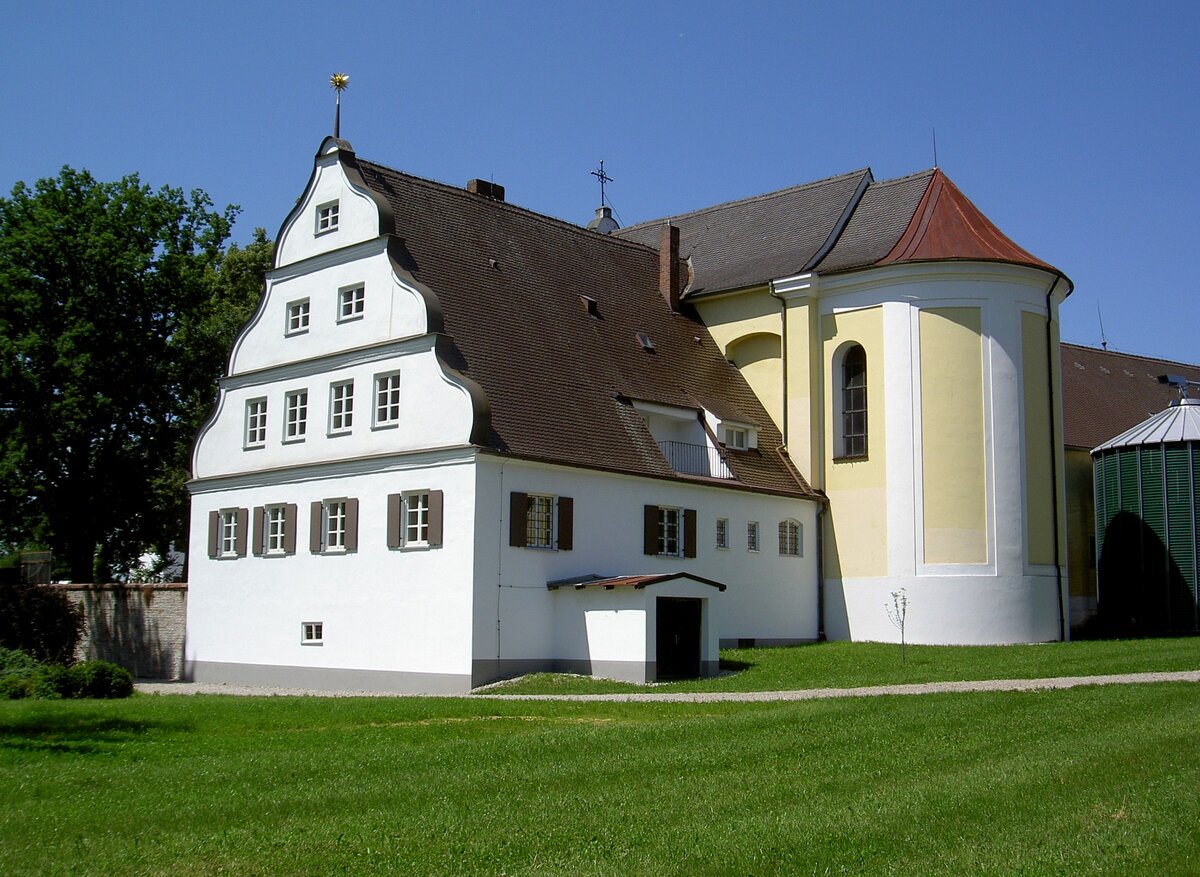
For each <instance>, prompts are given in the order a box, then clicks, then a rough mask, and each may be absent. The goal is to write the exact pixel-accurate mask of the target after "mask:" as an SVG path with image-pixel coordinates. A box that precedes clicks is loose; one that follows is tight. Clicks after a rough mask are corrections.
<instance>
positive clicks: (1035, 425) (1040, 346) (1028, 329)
mask: <svg viewBox="0 0 1200 877" xmlns="http://www.w3.org/2000/svg"><path fill="white" fill-rule="evenodd" d="M1021 366H1022V370H1023V374H1024V406H1025V410H1024V417H1025V527H1026V536H1027V540H1028V545H1029V562H1030V563H1054V517H1053V515H1054V512H1053V501H1052V493H1051V479H1052V477H1053V471H1052V467H1051V459H1050V397H1049V387H1048V386H1047V374H1048V369H1049V363H1048V362H1047V360H1046V321H1045V318H1044V317H1042V316H1041V315H1040V314H1035V313H1031V312H1029V311H1025V312H1023V313H1022V314H1021Z"/></svg>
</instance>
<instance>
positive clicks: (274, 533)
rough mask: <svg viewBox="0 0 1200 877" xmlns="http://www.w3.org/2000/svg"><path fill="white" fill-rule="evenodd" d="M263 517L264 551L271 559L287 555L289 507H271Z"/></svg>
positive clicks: (267, 508) (268, 507)
mask: <svg viewBox="0 0 1200 877" xmlns="http://www.w3.org/2000/svg"><path fill="white" fill-rule="evenodd" d="M263 517H264V518H265V520H264V521H263V529H264V531H265V532H264V534H263V547H262V551H263V553H264V554H266V555H267V556H269V557H276V556H278V555H281V554H286V553H287V506H285V505H269V506H267V507H266V509H265V511H264V515H263Z"/></svg>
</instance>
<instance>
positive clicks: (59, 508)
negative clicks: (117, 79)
mask: <svg viewBox="0 0 1200 877" xmlns="http://www.w3.org/2000/svg"><path fill="white" fill-rule="evenodd" d="M236 214H237V208H236V207H233V206H227V207H225V208H224V209H223V210H216V209H214V207H213V204H212V201H211V199H210V198H209V197H208V196H207V195H206V194H205V193H204V192H202V191H200V190H194V191H192V192H191V193H190V195H185V194H184V193H183V192H182V191H181V190H180V189H175V188H171V187H163V188H161V189H158V190H157V191H155V190H152V189H151V188H150V187H149V186H148V185H146V184H144V183H142V182H141V181H140V180H139V178H138V177H137V175H131V176H128V177H125V178H124V179H122V180H119V181H117V182H113V183H105V182H99V181H97V180H96V179H94V178H93V177H92V176H91V175H90V174H89V173H88V172H87V171H76V170H73V169H71V168H69V167H68V168H64V169H63V170H62V171H61V173H60V174H59V175H58V176H57V177H56V178H53V179H44V180H40V181H38V182H37V184H36V185H34V186H33V187H32V188H30V187H28V186H26V185H24V184H20V183H19V184H18V185H17V186H16V187H15V188H14V189H13V192H12V195H11V196H10V197H9V198H7V199H0V409H3V410H0V490H2V495H0V496H2V507H0V530H2V532H0V538H3V539H5V540H7V541H10V542H16V543H22V542H30V541H39V542H42V543H45V544H49V545H50V546H51V547H52V548H53V549H54V550H55V552H56V554H57V556H58V557H59V558H60V559H63V560H65V561H66V563H67V566H68V567H69V570H70V575H71V577H72V578H73V579H75V580H76V581H87V580H89V579H93V578H97V577H99V578H106V577H108V576H109V575H112V574H114V572H115V573H120V572H121V571H122V570H124V569H127V568H128V566H129V565H130V564H131V563H132V562H133V561H134V560H135V559H136V558H137V557H138V555H139V554H140V553H141V552H142V551H143V550H144V549H145V548H146V547H148V546H151V545H157V546H164V545H165V542H166V541H167V540H169V539H171V538H173V537H178V536H179V535H181V533H182V525H181V520H182V518H181V515H183V514H185V513H186V504H185V500H184V498H183V497H182V495H181V493H180V488H181V486H182V483H183V481H184V480H185V476H184V474H183V471H182V470H181V466H182V467H186V448H187V446H188V445H189V443H190V440H191V435H192V433H193V431H194V428H195V426H196V424H197V423H198V422H199V421H200V420H201V419H202V417H203V415H202V413H201V411H203V410H206V409H207V407H208V405H209V404H210V403H211V399H212V394H213V382H214V380H215V379H216V377H218V376H219V374H220V371H221V367H222V366H223V364H224V357H225V354H226V351H227V350H228V347H229V344H230V342H231V341H232V336H233V333H234V332H236V328H237V326H238V325H240V324H241V321H243V320H244V319H245V317H246V316H247V315H248V313H249V312H250V311H251V310H252V309H253V302H254V301H256V300H257V298H258V293H259V290H260V288H261V282H262V281H261V273H258V274H257V275H256V276H252V275H255V274H256V272H258V271H259V270H260V268H259V266H260V265H263V264H265V263H266V262H269V259H270V255H269V250H270V244H269V243H267V242H266V240H265V235H261V234H260V235H258V236H257V237H256V239H255V241H254V243H252V244H251V245H250V246H248V247H246V248H245V250H239V249H237V248H232V249H230V250H229V251H228V252H223V251H222V246H223V244H224V243H225V241H226V239H227V238H228V236H229V233H230V229H231V226H232V222H233V220H234V217H235V216H236ZM264 253H265V261H264ZM97 558H99V566H100V568H99V569H98V568H96V564H97Z"/></svg>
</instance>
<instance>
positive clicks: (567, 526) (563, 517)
mask: <svg viewBox="0 0 1200 877" xmlns="http://www.w3.org/2000/svg"><path fill="white" fill-rule="evenodd" d="M574 547H575V500H573V499H571V497H569V496H560V497H559V498H558V550H559V551H570V550H571V549H572V548H574Z"/></svg>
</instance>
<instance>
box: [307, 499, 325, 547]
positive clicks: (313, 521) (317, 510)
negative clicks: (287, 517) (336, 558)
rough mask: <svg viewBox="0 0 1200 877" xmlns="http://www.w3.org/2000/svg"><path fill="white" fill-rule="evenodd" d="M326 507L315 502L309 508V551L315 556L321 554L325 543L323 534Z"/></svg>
mask: <svg viewBox="0 0 1200 877" xmlns="http://www.w3.org/2000/svg"><path fill="white" fill-rule="evenodd" d="M323 511H324V505H323V504H322V503H320V502H314V503H313V504H312V505H310V506H309V507H308V550H309V551H311V552H312V553H313V554H320V553H321V545H322V544H323V543H324V542H325V534H324V533H322V532H321V524H322V518H323V517H324V515H323V514H322V512H323Z"/></svg>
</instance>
